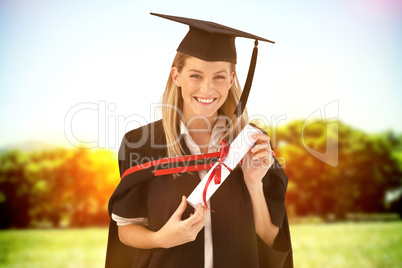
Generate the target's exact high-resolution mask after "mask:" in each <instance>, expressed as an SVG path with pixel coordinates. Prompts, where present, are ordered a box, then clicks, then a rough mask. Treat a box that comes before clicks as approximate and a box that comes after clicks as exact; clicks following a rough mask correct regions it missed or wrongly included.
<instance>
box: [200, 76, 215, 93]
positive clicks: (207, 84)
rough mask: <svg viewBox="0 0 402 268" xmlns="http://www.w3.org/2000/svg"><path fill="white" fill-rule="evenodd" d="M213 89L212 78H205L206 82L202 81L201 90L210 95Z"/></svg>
mask: <svg viewBox="0 0 402 268" xmlns="http://www.w3.org/2000/svg"><path fill="white" fill-rule="evenodd" d="M212 89H213V85H212V82H211V80H209V79H205V80H204V83H202V85H201V92H202V93H204V94H206V95H209V94H210V93H211V92H212Z"/></svg>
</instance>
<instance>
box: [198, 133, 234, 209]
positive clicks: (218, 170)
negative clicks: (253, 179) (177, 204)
mask: <svg viewBox="0 0 402 268" xmlns="http://www.w3.org/2000/svg"><path fill="white" fill-rule="evenodd" d="M228 152H229V146H226V141H225V140H222V143H221V152H220V156H219V161H218V165H217V166H216V167H215V168H214V169H213V170H212V172H211V174H209V177H208V180H207V183H206V184H205V188H204V192H203V195H202V197H203V200H204V205H205V207H206V208H208V205H207V191H208V186H209V184H210V183H211V181H212V179H213V178H214V177H215V179H214V182H215V184H220V183H221V174H222V165H223V166H225V167H226V168H227V169H228V170H229V171H230V172H232V169H231V168H229V167H228V166H227V165H226V164H225V163H223V160H225V158H226V155H227V154H228ZM208 209H209V208H208ZM211 211H212V210H211Z"/></svg>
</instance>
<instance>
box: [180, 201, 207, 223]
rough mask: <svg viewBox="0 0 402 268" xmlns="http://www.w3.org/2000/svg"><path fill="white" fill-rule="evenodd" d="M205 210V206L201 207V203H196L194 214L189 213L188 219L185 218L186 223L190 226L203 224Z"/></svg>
mask: <svg viewBox="0 0 402 268" xmlns="http://www.w3.org/2000/svg"><path fill="white" fill-rule="evenodd" d="M205 212H206V208H205V207H203V206H202V205H201V204H198V206H197V209H196V210H195V212H194V214H192V215H190V217H189V218H188V219H186V220H185V221H186V223H188V224H190V225H191V226H194V225H198V224H199V223H201V224H202V226H204V225H205Z"/></svg>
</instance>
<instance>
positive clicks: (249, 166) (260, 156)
mask: <svg viewBox="0 0 402 268" xmlns="http://www.w3.org/2000/svg"><path fill="white" fill-rule="evenodd" d="M251 137H252V138H253V139H255V140H256V143H255V146H254V147H253V148H251V149H250V151H249V152H248V153H247V154H246V156H245V157H244V159H243V164H242V169H243V174H244V181H245V183H246V185H247V186H251V185H257V184H260V183H261V181H262V178H263V177H264V176H265V174H266V173H267V171H268V169H269V168H270V167H271V166H272V164H273V163H274V157H273V153H272V149H271V145H270V138H269V136H268V135H265V134H262V133H261V134H254V135H252V136H251Z"/></svg>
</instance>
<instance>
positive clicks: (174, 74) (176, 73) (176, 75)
mask: <svg viewBox="0 0 402 268" xmlns="http://www.w3.org/2000/svg"><path fill="white" fill-rule="evenodd" d="M170 75H171V76H172V79H173V82H174V83H175V85H176V86H177V87H181V86H180V79H179V71H178V70H177V68H176V67H172V70H171V71H170Z"/></svg>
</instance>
